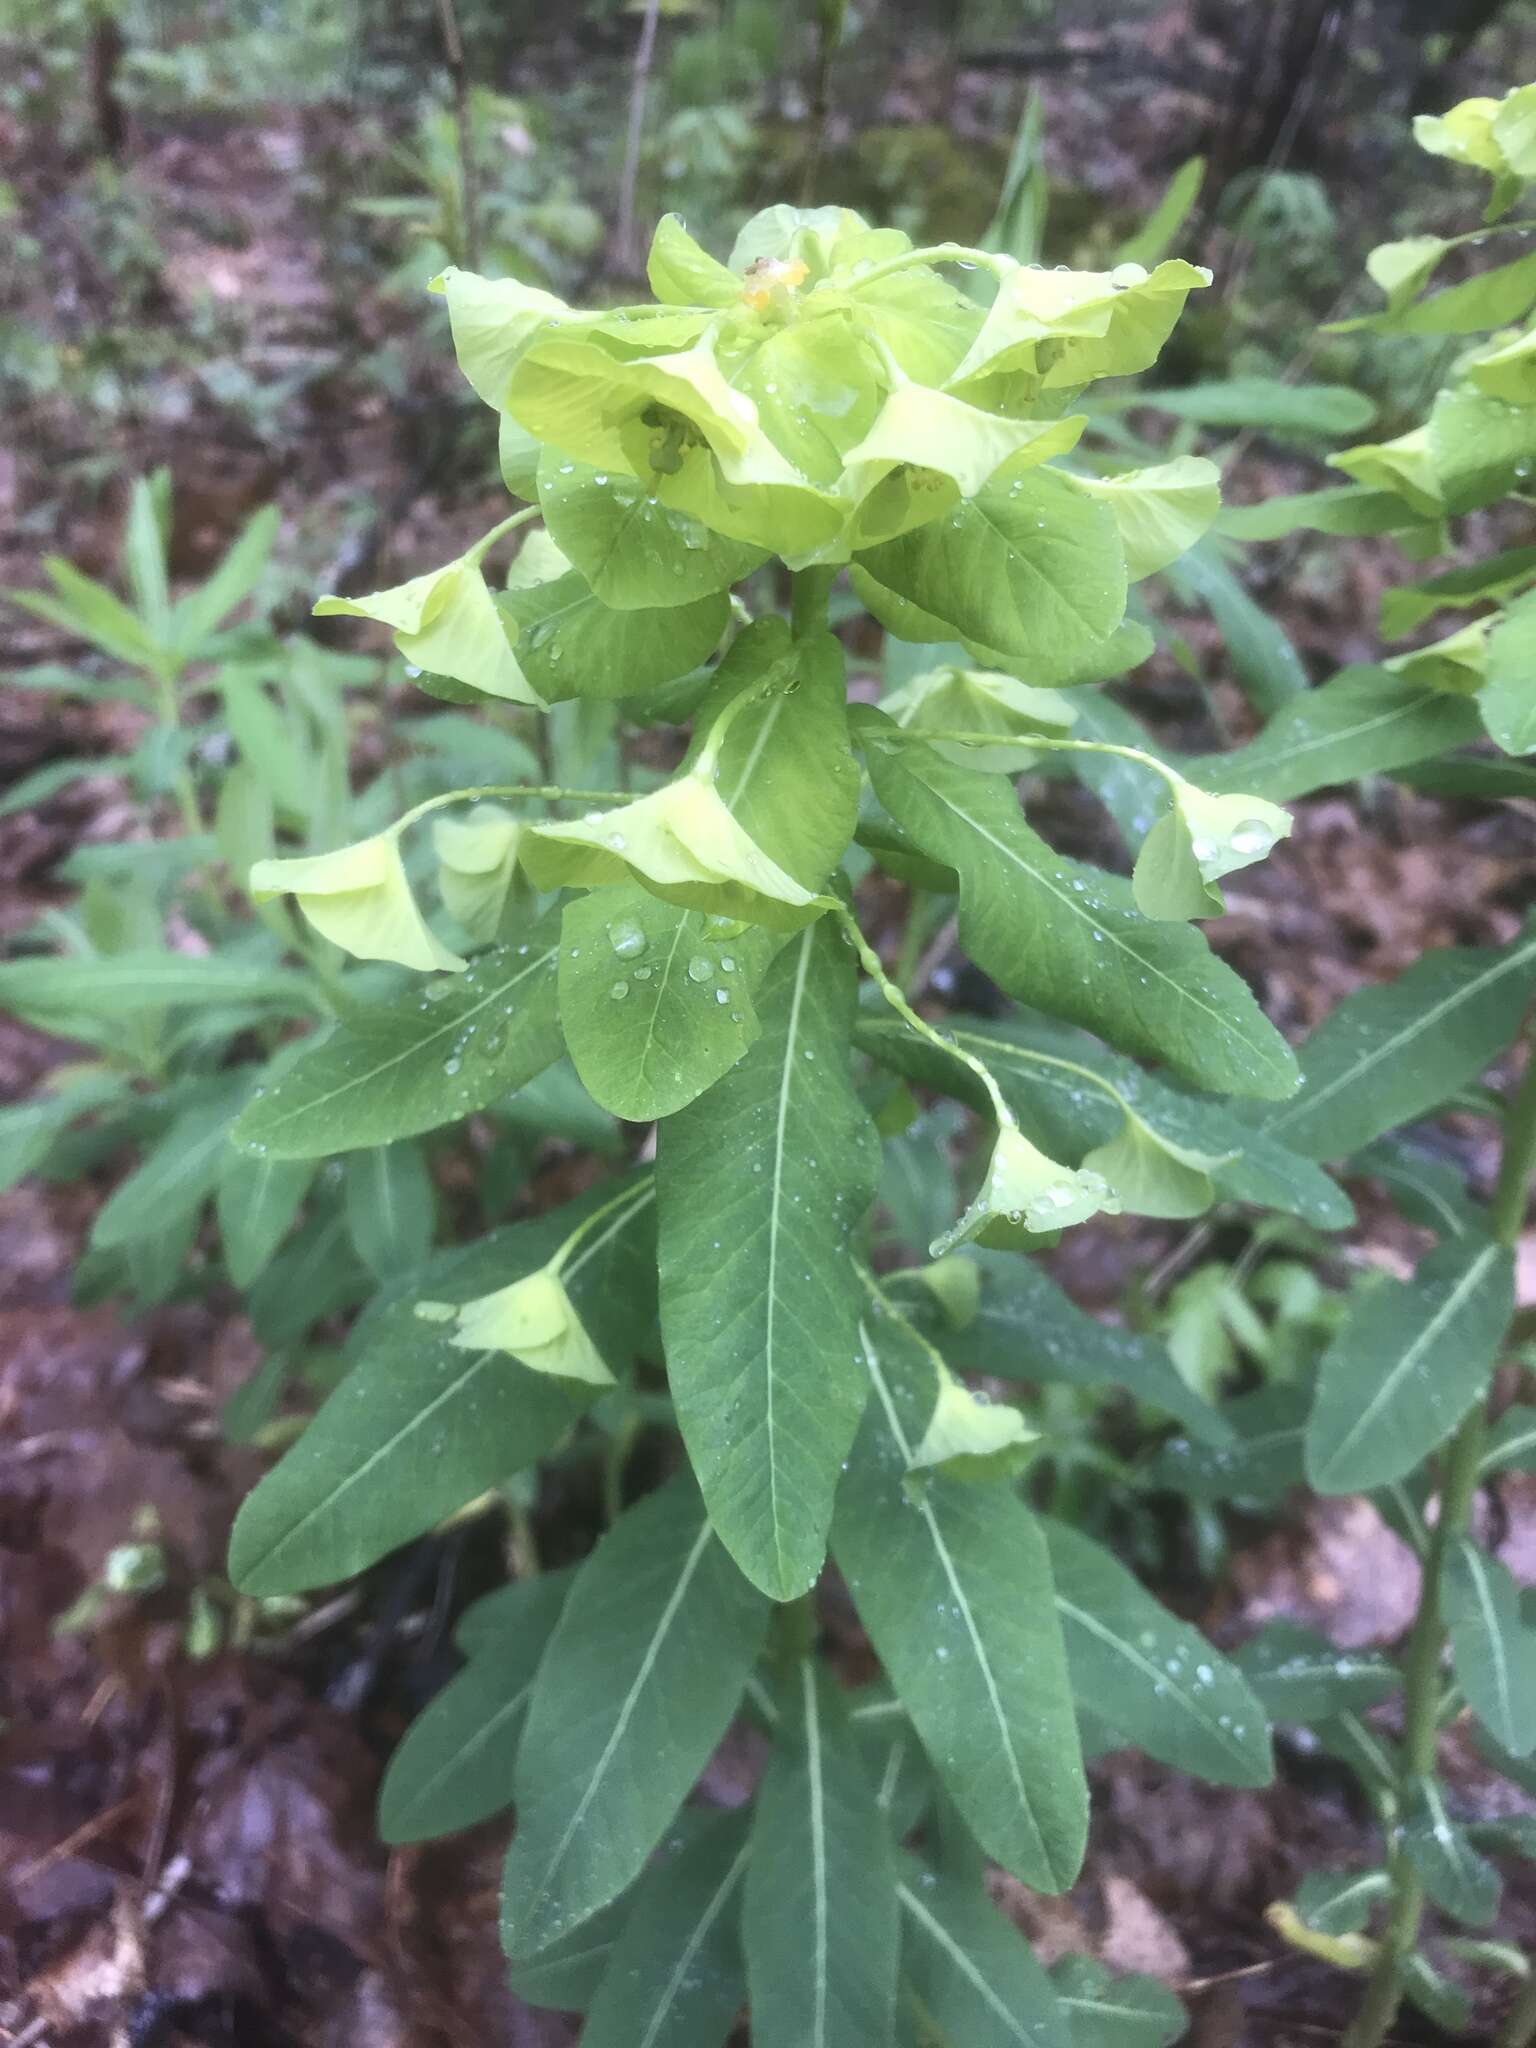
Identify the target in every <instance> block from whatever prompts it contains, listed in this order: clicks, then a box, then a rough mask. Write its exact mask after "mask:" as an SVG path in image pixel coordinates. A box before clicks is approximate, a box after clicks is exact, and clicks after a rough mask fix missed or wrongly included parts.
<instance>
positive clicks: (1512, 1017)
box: [1262, 918, 1536, 1159]
mask: <svg viewBox="0 0 1536 2048" xmlns="http://www.w3.org/2000/svg"><path fill="white" fill-rule="evenodd" d="M1533 992H1536V918H1532V919H1529V920H1528V921H1527V923H1526V926H1525V929H1524V930H1523V931H1522V932H1521V934H1520V936H1519V937H1518V938H1516V939H1514V940H1512V941H1511V942H1510V944H1509V945H1507V946H1499V947H1475V948H1474V947H1446V948H1445V949H1443V950H1440V951H1436V952H1431V953H1426V954H1424V955H1423V957H1422V958H1421V959H1419V960H1417V961H1415V962H1414V964H1413V966H1412V967H1410V968H1408V969H1407V970H1406V972H1405V973H1403V974H1401V975H1399V976H1398V978H1397V980H1396V981H1390V982H1386V983H1384V984H1382V985H1380V986H1378V987H1375V988H1364V989H1361V990H1360V991H1359V992H1358V993H1357V994H1355V995H1352V996H1347V997H1346V998H1345V999H1344V1001H1343V1002H1342V1003H1340V1004H1338V1006H1337V1007H1336V1008H1335V1009H1334V1010H1332V1011H1331V1012H1330V1013H1329V1015H1328V1016H1327V1017H1326V1018H1325V1019H1324V1020H1323V1022H1322V1023H1321V1024H1320V1025H1319V1026H1318V1028H1317V1029H1316V1031H1314V1032H1313V1034H1312V1036H1311V1037H1310V1038H1309V1039H1308V1040H1307V1041H1306V1043H1305V1044H1304V1045H1303V1046H1302V1048H1301V1072H1302V1085H1301V1088H1300V1090H1299V1091H1298V1093H1297V1094H1296V1095H1295V1097H1294V1098H1293V1099H1292V1100H1291V1101H1290V1102H1288V1103H1286V1104H1285V1105H1284V1107H1283V1108H1279V1109H1274V1110H1269V1111H1266V1112H1265V1113H1264V1114H1263V1118H1262V1127H1263V1129H1264V1130H1265V1131H1267V1132H1268V1133H1269V1135H1270V1136H1271V1137H1273V1138H1278V1139H1280V1140H1281V1142H1282V1143H1283V1144H1286V1145H1289V1146H1290V1147H1291V1149H1292V1150H1293V1151H1296V1152H1299V1153H1301V1154H1302V1156H1303V1157H1304V1158H1308V1159H1337V1158H1342V1157H1343V1156H1344V1155H1345V1154H1347V1153H1350V1152H1354V1151H1358V1150H1359V1148H1360V1147H1361V1146H1362V1145H1368V1144H1369V1143H1370V1141H1371V1140H1372V1139H1373V1138H1375V1137H1379V1136H1380V1135H1381V1133H1382V1132H1383V1131H1388V1130H1392V1129H1394V1128H1395V1127H1396V1126H1397V1125H1399V1124H1405V1123H1410V1122H1412V1121H1413V1119H1414V1118H1416V1117H1420V1116H1423V1115H1425V1114H1426V1113H1427V1112H1428V1111H1430V1110H1432V1109H1435V1108H1436V1107H1437V1106H1438V1105H1439V1104H1440V1103H1442V1102H1445V1101H1448V1100H1449V1099H1450V1097H1451V1096H1453V1095H1454V1094H1455V1093H1456V1092H1457V1090H1458V1089H1460V1088H1462V1087H1464V1086H1465V1085H1466V1083H1467V1082H1468V1081H1471V1080H1474V1079H1475V1078H1476V1077H1477V1076H1478V1075H1479V1074H1480V1073H1482V1071H1483V1070H1484V1068H1485V1067H1487V1066H1488V1065H1489V1064H1490V1063H1491V1062H1492V1061H1493V1060H1495V1059H1496V1058H1497V1057H1498V1055H1499V1054H1500V1053H1501V1052H1502V1051H1503V1049H1504V1048H1505V1046H1507V1045H1508V1044H1509V1042H1510V1040H1511V1039H1512V1038H1513V1037H1514V1035H1515V1033H1516V1032H1517V1031H1518V1030H1519V1028H1520V1019H1521V1017H1522V1016H1523V1015H1524V1012H1525V1009H1526V1006H1527V1004H1528V1003H1529V1002H1530V1000H1531V996H1532V993H1533Z"/></svg>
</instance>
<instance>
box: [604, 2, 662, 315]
mask: <svg viewBox="0 0 1536 2048" xmlns="http://www.w3.org/2000/svg"><path fill="white" fill-rule="evenodd" d="M660 13H661V0H646V9H645V18H644V20H643V21H642V22H641V24H640V41H639V43H638V44H637V45H636V47H635V68H634V72H633V75H632V76H631V79H630V87H629V126H628V129H627V130H626V132H625V136H624V168H623V170H622V171H621V172H620V174H619V224H618V230H617V233H616V234H615V236H614V243H615V253H616V254H617V256H618V259H619V268H620V269H621V270H622V271H623V272H624V274H625V276H626V277H628V276H632V275H633V274H634V272H635V271H636V270H637V269H638V268H639V260H640V252H639V250H638V249H637V248H636V246H635V193H636V188H637V186H638V185H639V182H640V141H641V137H642V136H643V135H644V133H645V101H646V95H647V92H648V91H649V88H650V82H651V60H652V58H653V57H654V56H655V54H656V22H657V18H658V16H659V15H660Z"/></svg>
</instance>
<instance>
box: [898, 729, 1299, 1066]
mask: <svg viewBox="0 0 1536 2048" xmlns="http://www.w3.org/2000/svg"><path fill="white" fill-rule="evenodd" d="M858 730H859V732H860V734H861V736H862V738H863V740H864V743H865V752H866V757H867V759H868V763H869V771H870V775H871V777H872V779H873V781H874V785H875V793H876V795H877V796H878V797H879V798H880V800H881V802H882V803H883V804H884V805H885V807H886V809H887V810H888V811H890V813H891V815H892V816H893V817H894V818H895V819H896V822H897V823H898V825H901V826H903V827H904V828H905V829H906V830H907V831H909V832H910V833H911V834H912V836H913V837H914V838H915V839H916V840H917V841H918V843H919V845H920V846H921V847H922V848H923V849H924V851H925V852H927V853H929V854H931V855H932V856H933V857H934V858H935V859H938V860H941V861H943V862H944V863H945V864H946V865H947V866H949V867H952V868H954V869H955V870H956V872H957V873H958V874H959V877H960V936H961V941H962V943H963V944H964V946H965V947H966V950H967V951H968V952H969V953H970V955H971V957H972V958H973V959H974V960H975V961H976V963H977V964H978V966H980V967H981V968H983V969H984V970H985V971H986V972H987V973H988V974H990V975H992V977H993V978H994V980H996V981H997V982H999V983H1000V984H1001V986H1002V987H1004V988H1005V989H1006V990H1007V991H1008V993H1009V994H1010V995H1012V996H1015V997H1017V998H1018V1000H1019V1001H1020V1002H1026V1003H1033V1004H1036V1005H1038V1007H1039V1008H1041V1009H1043V1010H1047V1011H1049V1012H1052V1013H1053V1014H1055V1015H1057V1016H1059V1017H1064V1018H1066V1019H1068V1020H1069V1021H1071V1022H1073V1023H1079V1024H1083V1025H1086V1026H1087V1027H1088V1029H1090V1030H1092V1031H1096V1032H1097V1033H1098V1034H1099V1035H1100V1036H1101V1037H1103V1038H1107V1039H1108V1040H1109V1041H1110V1042H1111V1043H1112V1044H1117V1045H1119V1046H1120V1047H1121V1048H1122V1049H1123V1050H1125V1051H1127V1052H1139V1053H1145V1054H1148V1055H1150V1056H1152V1057H1153V1058H1157V1059H1162V1060H1166V1061H1167V1062H1168V1064H1169V1065H1170V1066H1171V1067H1173V1068H1174V1069H1175V1070H1176V1071H1177V1072H1178V1073H1180V1074H1183V1075H1184V1076H1185V1077H1186V1078H1187V1079H1189V1080H1192V1081H1194V1082H1195V1083H1196V1084H1197V1085H1198V1086H1203V1087H1208V1088H1216V1089H1223V1090H1225V1089H1231V1090H1235V1091H1236V1092H1238V1093H1247V1094H1257V1095H1268V1096H1284V1095H1288V1094H1289V1093H1290V1092H1291V1090H1292V1088H1293V1087H1294V1085H1295V1071H1296V1068H1295V1059H1294V1056H1293V1054H1292V1053H1291V1051H1290V1048H1289V1047H1288V1046H1287V1045H1286V1044H1285V1042H1284V1040H1283V1039H1282V1038H1281V1037H1280V1035H1279V1033H1278V1032H1277V1031H1276V1030H1275V1029H1274V1027H1273V1025H1271V1024H1270V1023H1269V1022H1268V1021H1267V1020H1266V1019H1265V1017H1264V1016H1263V1013H1262V1012H1261V1011H1260V1009H1259V1007H1258V1004H1257V1003H1256V1002H1255V1001H1254V999H1253V996H1252V995H1251V994H1250V992H1249V991H1248V989H1247V988H1246V987H1245V986H1244V984H1243V983H1242V982H1241V981H1240V980H1239V979H1238V977H1237V976H1236V975H1235V974H1234V973H1233V972H1232V970H1231V969H1230V968H1229V967H1226V966H1224V965H1223V964H1222V963H1221V962H1220V961H1219V960H1217V959H1216V958H1215V957H1214V955H1212V954H1211V952H1210V951H1209V949H1208V948H1207V946H1206V944H1205V941H1204V940H1203V939H1202V938H1201V937H1200V936H1199V934H1198V933H1196V932H1195V931H1193V930H1192V929H1191V928H1190V927H1189V926H1187V925H1182V924H1167V923H1163V922H1160V921H1155V920H1151V919H1146V918H1142V917H1140V916H1138V915H1137V913H1136V912H1135V910H1134V909H1133V908H1132V907H1131V903H1130V889H1129V885H1128V884H1127V883H1125V882H1123V881H1121V880H1120V879H1119V877H1118V876H1113V875H1107V874H1104V873H1102V872H1101V871H1100V870H1098V869H1096V868H1089V867H1084V866H1083V865H1082V864H1081V863H1079V862H1077V861H1072V860H1068V859H1066V858H1065V857H1064V856H1062V855H1058V854H1056V853H1054V852H1053V851H1052V849H1051V848H1050V847H1049V846H1047V845H1046V843H1045V841H1044V840H1043V839H1041V838H1040V837H1039V836H1038V834H1036V833H1035V832H1033V831H1031V829H1030V828H1029V826H1028V825H1027V824H1026V823H1025V822H1024V819H1023V816H1022V814H1021V813H1020V811H1019V808H1018V800H1017V798H1016V796H1015V795H1014V792H1013V790H1012V789H1011V788H1010V787H1009V785H1008V784H1007V783H1006V782H1003V781H1000V780H999V779H998V778H997V777H995V776H986V775H977V774H973V773H971V772H970V771H968V770H966V769H963V768H960V767H957V766H956V765H955V763H954V762H952V761H946V760H945V759H944V758H943V756H942V755H940V754H938V753H937V752H936V751H935V750H934V749H933V748H932V747H930V746H926V745H924V744H923V743H922V742H920V741H914V740H911V739H908V738H907V737H905V736H904V735H902V736H899V737H898V736H896V732H897V729H896V728H894V727H892V726H890V725H889V723H888V722H887V721H884V720H882V719H880V717H879V715H878V714H877V713H875V712H873V711H870V710H864V711H863V712H861V713H860V715H859V719H858Z"/></svg>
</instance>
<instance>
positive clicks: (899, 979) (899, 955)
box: [892, 887, 933, 991]
mask: <svg viewBox="0 0 1536 2048" xmlns="http://www.w3.org/2000/svg"><path fill="white" fill-rule="evenodd" d="M932 903H933V897H932V895H931V894H930V892H929V891H928V890H927V889H919V888H916V887H914V888H913V889H912V891H911V892H910V894H909V895H908V897H907V923H906V929H905V930H904V931H903V932H902V935H901V944H900V946H899V947H898V948H897V952H896V965H895V967H894V969H893V970H892V979H893V980H894V981H895V983H896V986H897V987H898V988H899V989H901V990H903V991H905V990H907V989H909V988H910V987H911V986H912V977H913V975H914V974H916V972H917V964H918V962H919V961H920V960H921V959H922V957H923V942H924V940H925V939H926V938H927V936H928V915H929V910H930V907H931V906H932Z"/></svg>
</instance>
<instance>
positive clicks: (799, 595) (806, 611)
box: [789, 569, 837, 640]
mask: <svg viewBox="0 0 1536 2048" xmlns="http://www.w3.org/2000/svg"><path fill="white" fill-rule="evenodd" d="M836 581H837V571H836V569H799V570H797V571H796V573H795V581H794V587H793V589H792V591H791V592H790V600H789V624H790V630H791V632H793V634H794V636H795V638H796V639H797V640H804V639H807V638H808V637H809V636H810V635H811V634H812V633H825V632H826V631H827V600H828V598H829V597H830V596H831V595H832V586H833V584H834V583H835V582H836Z"/></svg>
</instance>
